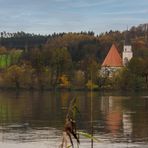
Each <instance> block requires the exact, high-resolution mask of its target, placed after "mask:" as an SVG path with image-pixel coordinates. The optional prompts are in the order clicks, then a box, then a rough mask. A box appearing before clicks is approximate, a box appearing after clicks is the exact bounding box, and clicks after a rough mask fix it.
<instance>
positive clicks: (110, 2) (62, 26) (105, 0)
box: [0, 0, 148, 34]
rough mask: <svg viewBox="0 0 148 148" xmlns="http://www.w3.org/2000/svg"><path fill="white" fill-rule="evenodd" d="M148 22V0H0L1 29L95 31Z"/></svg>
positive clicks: (12, 30) (35, 31)
mask: <svg viewBox="0 0 148 148" xmlns="http://www.w3.org/2000/svg"><path fill="white" fill-rule="evenodd" d="M142 23H148V0H0V31H7V32H16V31H25V32H30V33H41V34H49V33H53V32H79V31H89V30H92V31H94V32H95V33H96V34H99V33H101V32H105V31H109V30H111V29H112V30H125V29H126V27H127V25H128V26H129V27H130V26H132V25H138V24H142Z"/></svg>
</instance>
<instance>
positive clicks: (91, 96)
mask: <svg viewBox="0 0 148 148" xmlns="http://www.w3.org/2000/svg"><path fill="white" fill-rule="evenodd" d="M92 85H93V81H92V70H91V92H90V101H91V102H90V103H91V104H90V111H91V113H90V115H91V117H90V120H91V136H92V137H93V94H92ZM91 148H93V138H91Z"/></svg>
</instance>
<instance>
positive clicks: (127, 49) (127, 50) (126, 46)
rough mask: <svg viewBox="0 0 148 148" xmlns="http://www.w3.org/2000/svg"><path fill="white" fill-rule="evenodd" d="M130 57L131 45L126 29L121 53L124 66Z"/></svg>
mask: <svg viewBox="0 0 148 148" xmlns="http://www.w3.org/2000/svg"><path fill="white" fill-rule="evenodd" d="M132 57H133V52H132V46H131V41H130V37H129V32H128V30H127V31H126V32H125V42H124V46H123V53H122V62H123V65H124V66H126V65H127V63H128V62H129V61H130V60H131V58H132Z"/></svg>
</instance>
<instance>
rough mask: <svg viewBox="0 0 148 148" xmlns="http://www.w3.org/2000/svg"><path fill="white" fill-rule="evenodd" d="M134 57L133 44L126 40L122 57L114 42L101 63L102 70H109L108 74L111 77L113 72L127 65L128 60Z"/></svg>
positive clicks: (104, 71)
mask: <svg viewBox="0 0 148 148" xmlns="http://www.w3.org/2000/svg"><path fill="white" fill-rule="evenodd" d="M132 57H133V52H132V46H131V45H130V44H129V43H126V42H125V44H124V46H123V52H122V57H121V55H120V54H119V51H118V49H117V47H116V45H115V44H113V45H112V47H111V48H110V50H109V52H108V54H107V56H106V58H105V59H104V61H103V63H102V65H101V67H102V68H101V71H102V72H103V73H106V72H107V73H108V75H109V76H110V77H111V76H112V74H113V73H114V72H116V71H117V70H118V69H121V68H122V67H124V66H126V65H127V64H128V62H129V61H130V60H131V59H132Z"/></svg>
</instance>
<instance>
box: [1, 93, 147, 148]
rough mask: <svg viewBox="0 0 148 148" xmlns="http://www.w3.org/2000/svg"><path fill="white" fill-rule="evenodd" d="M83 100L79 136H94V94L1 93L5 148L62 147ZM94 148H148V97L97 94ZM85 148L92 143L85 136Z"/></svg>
mask: <svg viewBox="0 0 148 148" xmlns="http://www.w3.org/2000/svg"><path fill="white" fill-rule="evenodd" d="M73 97H77V98H78V108H79V110H80V113H81V114H80V115H78V116H77V126H78V130H79V131H83V132H87V133H90V132H91V124H90V123H91V122H90V119H91V118H90V115H91V112H90V111H91V109H90V104H91V103H90V100H91V99H90V93H89V92H57V93H55V92H44V93H39V92H34V93H33V92H32V93H31V92H20V93H16V92H11V91H10V92H0V148H58V147H59V145H60V143H61V137H62V130H63V126H64V119H65V115H66V113H67V107H68V105H69V103H70V100H71V99H72V98H73ZM93 130H94V136H95V137H96V138H98V139H99V140H100V143H94V148H127V147H129V148H148V93H146V92H145V93H128V94H127V93H100V92H94V93H93ZM80 142H81V144H80V148H90V146H91V143H90V140H89V139H87V138H85V137H82V136H80Z"/></svg>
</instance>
